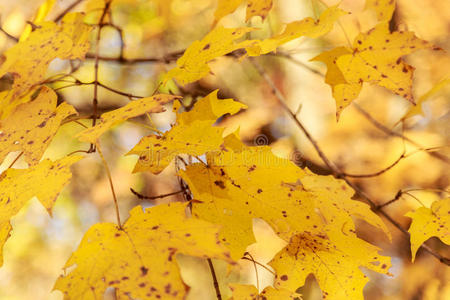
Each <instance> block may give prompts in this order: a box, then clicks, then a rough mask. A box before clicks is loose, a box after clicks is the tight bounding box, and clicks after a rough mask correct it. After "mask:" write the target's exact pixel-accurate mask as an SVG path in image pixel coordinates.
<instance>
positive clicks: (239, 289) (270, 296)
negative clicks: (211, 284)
mask: <svg viewBox="0 0 450 300" xmlns="http://www.w3.org/2000/svg"><path fill="white" fill-rule="evenodd" d="M230 289H231V290H232V291H233V297H232V298H231V299H230V300H288V299H292V300H294V299H301V295H300V294H298V293H295V292H290V291H288V290H277V289H274V288H273V287H271V286H268V287H266V288H265V289H264V290H263V291H262V292H261V293H259V292H258V289H257V288H256V287H255V286H254V285H247V284H230Z"/></svg>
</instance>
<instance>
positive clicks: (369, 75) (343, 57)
mask: <svg viewBox="0 0 450 300" xmlns="http://www.w3.org/2000/svg"><path fill="white" fill-rule="evenodd" d="M426 48H433V49H437V48H435V47H434V46H433V45H432V44H430V43H428V42H427V41H424V40H421V39H419V38H417V37H416V36H415V35H414V33H412V32H408V31H407V32H403V31H399V32H393V33H390V32H389V25H388V24H387V23H380V24H378V25H377V26H376V27H375V28H372V29H371V30H369V31H368V32H367V33H362V34H360V35H358V36H357V37H356V38H355V41H354V43H353V48H352V49H349V48H338V49H333V50H331V51H328V52H324V53H322V54H321V55H319V56H318V57H315V58H313V60H320V61H324V62H326V63H327V65H328V67H329V68H330V69H329V72H331V73H330V74H329V75H327V77H328V78H329V79H328V81H331V82H332V83H331V84H330V83H329V84H330V85H331V86H332V87H333V96H335V97H337V98H335V99H336V103H337V105H338V107H337V112H336V114H337V115H339V114H340V112H341V111H342V109H344V108H345V107H346V106H347V105H348V104H350V102H351V101H352V100H353V99H354V98H356V96H355V94H357V91H358V86H357V85H361V84H362V83H363V82H369V83H372V84H376V85H379V86H382V87H385V88H387V89H389V90H391V91H392V92H394V93H395V94H398V95H400V96H402V97H404V98H405V99H407V100H409V101H410V102H412V103H414V98H413V95H412V91H411V86H412V76H413V71H414V68H413V67H412V66H410V65H408V64H406V63H405V62H404V61H403V60H402V57H403V56H404V55H407V54H410V53H412V52H414V51H416V50H419V49H426ZM334 65H335V66H334ZM336 67H337V68H336ZM337 69H338V70H339V71H340V73H341V74H342V76H343V78H344V79H345V82H346V83H344V86H343V88H344V89H345V90H344V92H337V91H335V89H337V87H339V86H340V85H341V84H342V83H341V82H342V78H340V79H338V80H336V81H334V80H332V79H330V77H332V76H333V75H335V74H337V73H338V72H337ZM347 84H348V85H347Z"/></svg>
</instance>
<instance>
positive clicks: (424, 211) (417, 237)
mask: <svg viewBox="0 0 450 300" xmlns="http://www.w3.org/2000/svg"><path fill="white" fill-rule="evenodd" d="M406 216H407V217H410V218H411V219H412V223H411V226H410V227H409V230H408V231H409V233H410V234H411V255H412V261H413V262H414V259H415V258H416V253H417V250H418V249H419V247H420V246H421V245H422V244H423V243H424V242H425V241H426V240H428V239H429V238H431V237H433V236H437V237H438V238H439V239H441V241H443V242H444V243H446V244H448V245H450V198H447V199H444V200H439V201H435V202H433V204H432V205H431V208H426V207H420V208H418V209H416V210H415V211H411V212H408V213H407V214H406Z"/></svg>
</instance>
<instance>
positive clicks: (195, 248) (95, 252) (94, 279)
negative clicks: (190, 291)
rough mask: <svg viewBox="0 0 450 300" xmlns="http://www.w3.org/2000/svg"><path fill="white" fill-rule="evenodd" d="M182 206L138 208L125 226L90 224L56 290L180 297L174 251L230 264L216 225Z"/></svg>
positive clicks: (85, 295) (74, 294)
mask: <svg viewBox="0 0 450 300" xmlns="http://www.w3.org/2000/svg"><path fill="white" fill-rule="evenodd" d="M185 210H186V204H184V203H170V204H168V205H158V206H155V207H152V208H148V209H147V210H146V211H145V212H144V211H143V210H142V207H140V206H137V207H135V208H134V209H132V210H131V211H130V218H129V219H128V221H127V222H125V224H124V225H123V228H119V227H118V226H116V225H114V224H112V223H100V224H96V225H94V226H92V227H91V228H90V229H89V230H88V232H87V233H86V234H85V236H84V238H83V240H82V241H81V243H80V246H79V247H78V249H77V250H76V251H75V252H74V253H73V254H72V256H71V257H70V258H69V260H68V261H67V263H66V266H65V267H66V268H69V267H72V266H75V268H74V269H73V270H72V271H70V272H69V273H68V274H67V275H65V276H62V277H60V278H59V279H58V280H57V282H56V284H55V287H54V289H56V290H60V291H62V292H63V293H64V299H67V300H69V299H74V300H75V299H77V300H78V299H85V300H89V299H101V298H102V297H103V294H104V292H105V290H106V288H107V287H114V288H116V289H117V294H118V296H119V298H120V299H122V297H123V299H126V298H133V299H184V297H185V295H186V292H187V286H186V285H185V284H184V283H183V281H182V279H181V276H180V271H179V268H178V265H177V263H176V254H178V253H183V254H186V255H191V256H196V257H202V258H206V257H211V258H218V259H223V260H226V261H227V262H229V263H233V261H232V260H231V259H230V256H229V253H228V251H227V250H226V248H225V247H223V245H221V243H220V242H219V240H218V231H219V227H218V226H217V225H213V224H210V223H208V222H205V221H202V220H197V219H194V218H188V217H186V213H185Z"/></svg>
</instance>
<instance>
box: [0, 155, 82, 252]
mask: <svg viewBox="0 0 450 300" xmlns="http://www.w3.org/2000/svg"><path fill="white" fill-rule="evenodd" d="M81 158H82V156H68V157H64V158H62V159H59V160H56V161H54V162H52V161H51V160H49V159H46V160H43V161H42V162H40V163H39V164H38V165H35V166H32V167H30V168H28V169H11V168H10V169H7V170H6V171H5V172H3V173H2V174H1V175H0V242H1V244H0V257H3V256H2V253H1V249H2V248H3V244H4V242H5V241H6V239H7V238H8V236H9V232H10V230H11V225H10V223H9V220H10V219H11V218H12V217H13V216H15V215H16V214H17V213H18V212H19V210H20V209H21V208H22V207H23V206H24V205H25V204H26V203H27V202H28V200H30V199H31V198H32V197H35V196H36V197H37V198H38V199H39V201H40V202H41V203H42V205H43V206H44V207H45V208H46V209H47V211H48V212H49V213H50V214H51V209H52V207H53V204H54V203H55V201H56V198H57V197H58V195H59V193H60V191H61V190H62V188H63V187H64V186H66V185H67V183H68V182H69V180H70V178H71V177H72V173H71V172H70V166H71V165H72V164H74V163H76V162H77V161H79V160H80V159H81Z"/></svg>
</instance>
